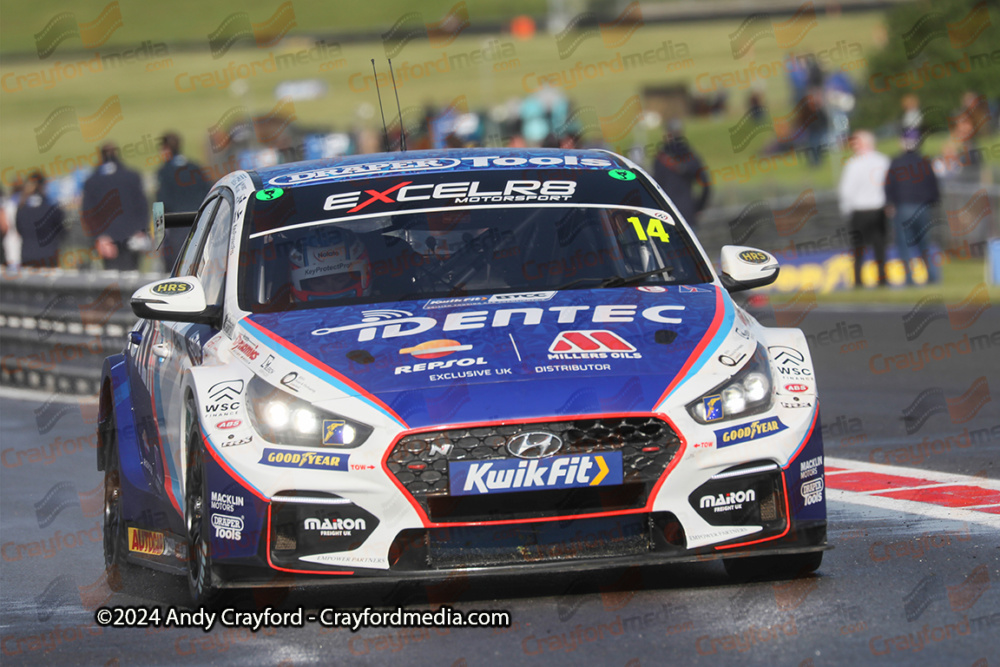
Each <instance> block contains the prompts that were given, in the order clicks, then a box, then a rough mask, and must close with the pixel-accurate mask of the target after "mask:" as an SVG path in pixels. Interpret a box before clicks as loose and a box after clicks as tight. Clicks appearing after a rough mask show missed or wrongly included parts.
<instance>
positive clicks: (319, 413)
mask: <svg viewBox="0 0 1000 667" xmlns="http://www.w3.org/2000/svg"><path fill="white" fill-rule="evenodd" d="M247 414H248V415H249V416H250V423H251V424H252V425H253V427H254V429H255V430H256V431H257V432H258V433H260V434H261V435H262V436H264V439H265V440H268V441H270V442H273V443H276V444H281V445H298V446H300V447H341V448H344V449H348V448H353V447H358V446H359V445H361V444H362V443H363V442H364V441H365V440H367V439H368V436H370V435H371V434H372V430H373V429H372V427H371V426H368V425H367V424H362V423H361V422H358V421H355V420H353V419H348V418H347V417H343V416H341V415H337V414H334V413H332V412H327V411H325V410H319V409H317V408H316V407H315V406H313V404H312V403H309V402H308V401H303V400H302V399H301V398H297V397H295V396H292V395H291V394H289V393H288V392H286V391H282V390H280V389H277V388H275V387H272V386H271V385H269V384H268V383H267V382H265V381H264V380H261V379H260V378H258V377H254V378H252V379H251V380H250V382H249V383H247Z"/></svg>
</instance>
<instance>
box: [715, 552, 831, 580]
mask: <svg viewBox="0 0 1000 667" xmlns="http://www.w3.org/2000/svg"><path fill="white" fill-rule="evenodd" d="M722 563H723V565H725V567H726V574H728V575H729V576H730V577H731V578H733V579H735V580H736V581H752V580H754V579H794V578H795V577H803V576H805V575H807V574H810V573H812V572H815V571H816V570H818V569H819V566H820V565H821V564H822V563H823V552H822V551H812V552H809V553H804V554H782V555H779V556H749V557H746V558H727V559H725V560H723V561H722Z"/></svg>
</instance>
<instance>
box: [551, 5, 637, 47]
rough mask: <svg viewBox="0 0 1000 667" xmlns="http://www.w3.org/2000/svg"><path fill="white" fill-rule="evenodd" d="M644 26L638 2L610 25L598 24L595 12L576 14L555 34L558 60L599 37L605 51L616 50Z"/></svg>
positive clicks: (626, 9)
mask: <svg viewBox="0 0 1000 667" xmlns="http://www.w3.org/2000/svg"><path fill="white" fill-rule="evenodd" d="M643 25H644V23H643V20H642V9H641V8H640V7H639V3H638V2H633V3H630V4H629V5H628V6H627V7H625V9H623V10H622V11H621V13H620V14H619V15H618V16H617V17H615V20H614V21H612V22H611V23H600V22H599V21H598V19H597V14H596V13H595V12H583V13H582V14H577V15H576V16H574V17H573V18H572V19H570V22H569V23H568V24H566V27H565V28H564V29H563V30H562V31H561V32H559V33H557V34H556V36H555V38H556V49H557V50H558V51H559V58H560V59H561V60H565V59H566V58H569V57H570V56H571V55H573V53H574V52H575V51H576V50H577V49H578V48H579V47H580V44H582V43H583V42H585V41H586V40H588V39H590V38H591V37H596V36H597V35H600V36H601V41H602V42H603V43H604V48H606V49H616V48H618V47H620V46H623V45H624V44H625V43H626V42H628V41H629V40H630V39H632V35H634V34H635V31H636V30H638V29H639V28H641V27H642V26H643Z"/></svg>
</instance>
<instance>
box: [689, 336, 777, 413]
mask: <svg viewBox="0 0 1000 667" xmlns="http://www.w3.org/2000/svg"><path fill="white" fill-rule="evenodd" d="M771 399H772V394H771V365H770V364H769V363H768V361H767V353H766V352H764V348H763V347H761V346H760V345H757V350H756V351H755V352H754V354H753V357H751V358H750V361H748V362H747V363H746V365H745V366H743V368H741V369H740V370H739V371H737V372H736V375H734V376H733V377H731V378H729V379H728V380H726V381H725V382H724V383H722V384H720V385H719V386H718V387H716V388H715V389H713V390H712V391H710V392H708V393H707V394H705V395H704V396H702V397H701V398H699V399H698V400H697V401H694V402H693V403H690V404H689V405H688V406H687V408H688V412H689V413H691V416H692V417H694V419H695V421H697V422H699V423H701V424H711V423H714V422H719V421H725V420H727V419H735V418H736V417H746V416H747V415H755V414H757V413H759V412H764V411H765V410H767V409H768V408H770V407H771V402H772V400H771Z"/></svg>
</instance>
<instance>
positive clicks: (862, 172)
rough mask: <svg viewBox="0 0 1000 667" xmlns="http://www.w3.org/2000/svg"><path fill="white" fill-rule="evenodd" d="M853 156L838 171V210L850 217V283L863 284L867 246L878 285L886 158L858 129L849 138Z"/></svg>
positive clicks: (881, 280) (884, 232) (883, 243)
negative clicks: (871, 252)
mask: <svg viewBox="0 0 1000 667" xmlns="http://www.w3.org/2000/svg"><path fill="white" fill-rule="evenodd" d="M851 149H852V150H853V151H854V157H852V158H850V159H849V160H847V162H846V163H844V171H843V172H842V173H841V174H840V187H839V188H838V194H839V199H840V213H841V214H842V215H843V216H845V217H848V216H849V217H850V224H849V226H848V232H849V234H850V237H851V241H852V244H853V245H854V286H855V287H863V286H864V284H863V283H862V281H861V267H862V265H863V264H864V259H865V250H866V249H867V247H868V246H869V245H871V246H872V248H873V249H874V251H875V263H876V264H877V265H878V284H879V286H885V285H887V284H888V281H887V280H886V277H885V248H886V236H887V229H886V227H887V225H886V216H885V176H886V172H887V171H888V170H889V158H888V157H886V156H885V155H883V154H882V153H879V152H878V151H876V150H875V137H874V136H873V135H872V133H871V132H867V131H865V130H859V131H857V132H855V133H854V134H853V135H852V137H851Z"/></svg>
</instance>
